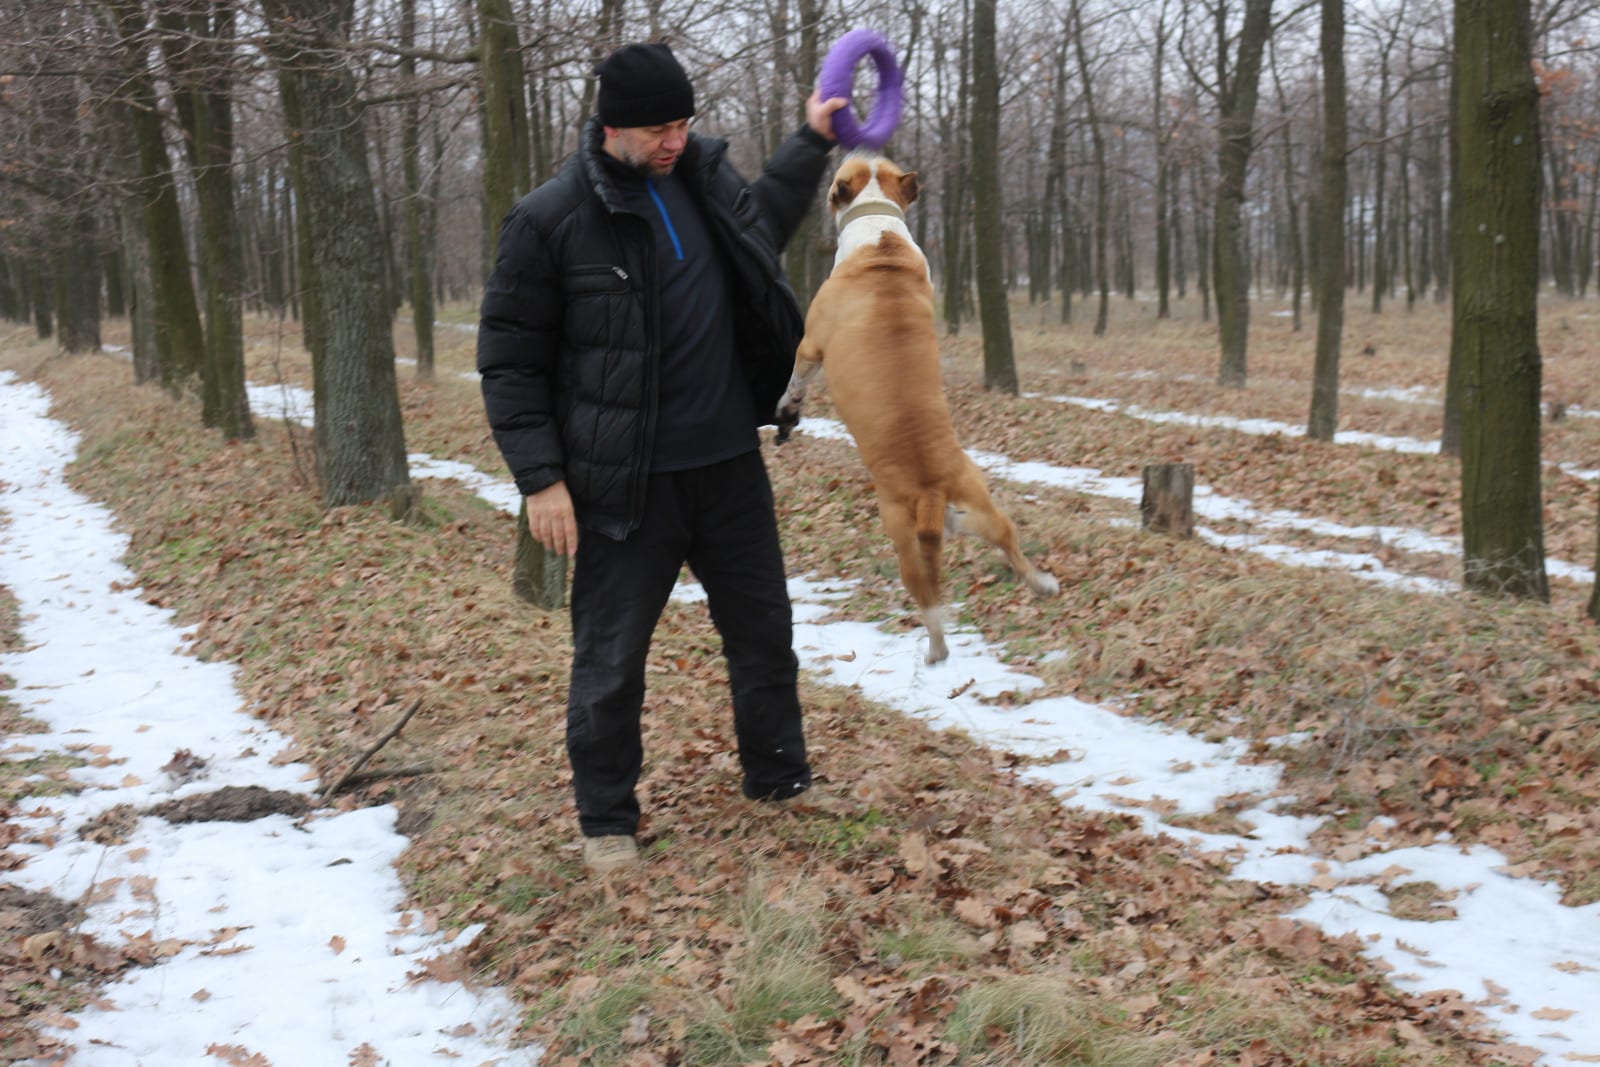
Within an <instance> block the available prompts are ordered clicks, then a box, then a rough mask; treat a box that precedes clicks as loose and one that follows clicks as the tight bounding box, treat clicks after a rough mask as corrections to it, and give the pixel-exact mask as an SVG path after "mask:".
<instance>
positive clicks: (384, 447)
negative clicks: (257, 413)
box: [262, 0, 415, 513]
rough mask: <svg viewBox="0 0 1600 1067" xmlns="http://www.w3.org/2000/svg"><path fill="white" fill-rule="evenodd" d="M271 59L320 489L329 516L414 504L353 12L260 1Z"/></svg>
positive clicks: (345, 7)
mask: <svg viewBox="0 0 1600 1067" xmlns="http://www.w3.org/2000/svg"><path fill="white" fill-rule="evenodd" d="M262 6H263V8H264V10H265V13H266V17H267V23H268V25H267V30H268V36H267V49H268V52H269V54H270V55H271V57H272V61H273V64H274V66H275V67H276V69H277V73H278V79H279V84H280V87H281V89H282V93H283V102H284V117H285V119H286V121H287V125H288V127H289V132H290V137H291V138H292V140H293V141H294V142H295V143H296V144H297V145H298V153H297V156H298V159H297V161H295V162H294V163H293V164H292V170H293V180H294V185H295V192H296V194H297V198H298V200H299V203H300V214H301V216H302V217H303V218H304V220H305V221H304V223H303V225H302V226H301V227H300V234H299V235H300V238H301V240H302V242H304V245H305V250H304V252H303V258H302V268H303V271H304V274H303V277H304V279H305V281H306V283H307V286H306V290H307V293H308V294H309V293H311V292H315V293H316V294H317V299H316V301H315V303H314V304H312V303H311V302H310V301H308V302H307V307H308V310H309V311H310V312H311V314H312V315H313V316H314V318H315V323H314V329H313V331H312V333H313V337H314V344H313V347H312V349H311V355H312V378H313V387H314V395H315V406H316V430H315V433H316V444H317V449H316V452H317V479H318V483H319V485H320V487H321V490H322V499H323V503H324V504H325V505H327V506H329V507H338V506H341V505H346V504H361V503H367V502H370V501H374V500H379V499H388V500H389V501H390V502H391V505H392V507H393V508H394V510H395V511H396V512H397V513H406V512H409V510H410V509H411V508H412V506H413V505H414V503H415V500H414V495H413V490H412V487H411V478H410V473H409V471H408V469H407V466H406V450H405V438H404V433H403V430H402V427H401V421H400V397H399V391H398V387H397V384H396V382H395V371H394V342H393V337H392V334H391V323H390V307H389V297H388V293H387V292H386V290H385V288H384V277H383V256H384V249H383V233H382V229H381V227H380V224H379V221H378V205H377V199H376V196H375V194H374V192H373V183H372V175H371V171H370V170H369V168H368V165H367V143H366V135H365V124H364V122H363V108H362V102H361V97H360V93H359V90H358V87H357V84H356V79H355V75H354V73H353V71H352V70H351V67H350V65H349V64H348V63H347V62H346V61H345V56H346V47H347V43H348V35H349V27H350V20H351V18H352V16H353V0H343V2H341V3H337V4H325V3H319V2H318V0H262Z"/></svg>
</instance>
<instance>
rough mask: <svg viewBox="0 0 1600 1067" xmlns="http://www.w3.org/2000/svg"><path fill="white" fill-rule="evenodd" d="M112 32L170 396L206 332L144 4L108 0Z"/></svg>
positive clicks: (192, 376)
mask: <svg viewBox="0 0 1600 1067" xmlns="http://www.w3.org/2000/svg"><path fill="white" fill-rule="evenodd" d="M108 6H109V7H110V9H111V11H112V12H113V14H114V15H115V17H116V21H117V32H118V35H119V37H120V38H121V42H122V46H123V49H124V53H125V56H126V59H127V80H126V82H125V87H124V97H125V99H126V100H127V102H128V107H127V111H126V115H127V116H128V118H129V119H130V120H131V125H132V127H133V133H134V137H135V139H136V141H137V144H138V148H139V164H138V175H139V176H138V179H137V180H136V182H135V187H136V192H137V196H138V198H139V202H140V204H141V205H142V209H143V215H144V231H145V242H146V244H147V246H148V248H149V250H150V278H151V286H152V290H153V295H154V297H155V307H154V308H153V309H152V310H153V314H152V321H153V323H154V326H155V342H156V354H157V358H158V361H159V364H160V368H161V384H162V385H163V386H164V387H165V388H166V389H168V390H169V391H170V392H172V393H174V394H178V393H182V392H184V391H186V390H188V389H190V388H192V387H193V386H194V385H195V384H196V379H197V378H198V377H199V374H200V369H201V365H202V362H203V361H204V358H205V351H206V343H205V330H204V328H203V327H202V326H201V324H200V308H199V305H198V304H196V302H195V296H194V282H193V280H192V278H191V275H190V262H189V246H188V244H187V243H186V242H185V240H184V235H183V217H182V215H181V213H180V209H179V205H178V192H177V188H176V187H175V186H174V184H173V180H172V161H171V159H170V158H169V157H168V155H167V144H166V140H165V138H164V137H163V136H162V132H161V115H160V112H159V111H158V109H157V102H156V91H155V85H154V83H153V82H152V80H151V77H150V74H149V71H148V69H147V67H146V65H145V63H146V59H145V56H144V53H143V51H142V49H143V44H144V42H145V40H146V30H147V26H146V22H145V14H144V9H143V7H142V6H141V5H140V4H139V3H138V2H135V0H110V2H109V3H108Z"/></svg>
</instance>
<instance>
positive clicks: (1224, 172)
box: [1214, 0, 1272, 389]
mask: <svg viewBox="0 0 1600 1067" xmlns="http://www.w3.org/2000/svg"><path fill="white" fill-rule="evenodd" d="M1218 10H1219V14H1218V22H1219V26H1218V43H1219V46H1220V45H1221V44H1222V43H1224V42H1225V41H1226V39H1227V34H1226V28H1225V26H1224V25H1222V23H1223V21H1224V20H1223V16H1222V14H1221V11H1222V10H1224V9H1222V8H1219V9H1218ZM1271 32H1272V0H1245V15H1244V27H1243V29H1242V30H1241V31H1240V34H1239V53H1238V58H1237V59H1236V60H1235V62H1234V66H1233V71H1232V74H1231V76H1230V77H1228V78H1226V79H1224V80H1223V81H1222V84H1220V85H1219V87H1218V88H1219V90H1220V91H1219V93H1218V99H1219V101H1220V108H1221V114H1220V122H1219V135H1220V138H1221V143H1220V145H1219V147H1218V149H1217V202H1216V235H1215V245H1214V248H1215V253H1214V254H1215V266H1216V289H1217V318H1218V321H1219V324H1220V326H1221V341H1222V358H1221V362H1220V365H1219V366H1218V369H1217V384H1218V385H1222V386H1227V387H1229V388H1234V389H1242V388H1244V384H1245V379H1246V377H1247V370H1246V360H1247V349H1248V345H1249V334H1250V261H1249V259H1248V252H1247V249H1246V247H1245V245H1246V235H1245V220H1244V199H1245V177H1246V174H1247V172H1248V170H1249V167H1250V153H1251V151H1252V150H1253V148H1254V147H1255V118H1256V99H1257V90H1258V89H1259V87H1260V80H1261V59H1262V55H1263V53H1264V52H1265V50H1266V44H1267V36H1268V34H1270V33H1271ZM1218 62H1219V64H1221V63H1225V62H1226V60H1225V58H1224V57H1221V56H1219V60H1218Z"/></svg>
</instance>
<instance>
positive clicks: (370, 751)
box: [322, 697, 422, 804]
mask: <svg viewBox="0 0 1600 1067" xmlns="http://www.w3.org/2000/svg"><path fill="white" fill-rule="evenodd" d="M421 707H422V698H421V697H417V698H416V699H415V700H413V701H412V702H411V706H410V707H409V708H407V709H406V710H405V711H404V713H402V714H401V716H400V718H399V719H397V720H395V723H394V725H393V726H391V727H389V728H388V729H387V730H385V731H384V732H383V736H382V737H380V738H378V739H377V740H376V741H374V742H373V743H372V744H371V745H369V746H367V750H366V751H365V752H363V753H361V755H359V756H357V757H356V758H355V762H354V763H352V764H350V766H349V768H348V769H346V771H345V772H344V774H342V775H340V776H339V780H338V781H336V782H334V783H333V784H332V785H330V786H329V787H328V788H327V789H325V790H323V793H322V802H323V803H324V804H326V803H327V802H328V801H329V800H330V799H332V798H333V797H334V796H336V795H337V794H338V792H339V791H340V790H341V789H344V788H345V787H346V786H347V785H349V783H350V779H352V778H354V777H355V773H356V772H357V771H359V770H360V769H361V768H362V767H364V766H366V763H367V761H368V760H369V759H371V758H372V757H373V756H375V755H377V754H378V750H379V749H380V748H382V747H383V746H384V745H387V744H388V743H389V742H390V741H393V740H394V739H395V737H396V735H398V734H399V733H400V731H401V729H403V728H404V727H405V724H406V723H408V722H410V721H411V716H413V715H415V714H416V713H417V709H419V708H421Z"/></svg>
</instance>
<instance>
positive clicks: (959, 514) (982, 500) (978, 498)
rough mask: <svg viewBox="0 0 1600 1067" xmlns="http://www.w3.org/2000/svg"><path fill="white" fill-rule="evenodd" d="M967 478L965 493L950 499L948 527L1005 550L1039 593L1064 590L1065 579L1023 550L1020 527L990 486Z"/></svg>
mask: <svg viewBox="0 0 1600 1067" xmlns="http://www.w3.org/2000/svg"><path fill="white" fill-rule="evenodd" d="M972 473H973V477H969V478H967V479H964V480H963V484H962V486H961V490H962V492H961V495H960V496H959V497H957V498H956V499H953V500H952V501H951V502H950V506H949V507H948V508H947V509H946V511H945V529H946V530H947V531H949V532H950V533H951V534H972V535H973V536H976V537H981V538H983V539H984V540H985V541H987V542H989V543H990V544H991V545H994V546H995V547H996V548H998V549H999V550H1000V551H1001V552H1004V553H1005V556H1006V562H1008V563H1010V564H1011V569H1012V570H1014V571H1016V572H1017V577H1019V578H1021V579H1022V580H1023V581H1024V582H1026V583H1027V586H1028V588H1029V589H1031V590H1032V591H1033V593H1034V595H1036V596H1055V595H1056V594H1057V593H1059V592H1061V583H1060V582H1058V581H1056V579H1055V577H1054V576H1053V575H1049V574H1046V573H1045V572H1044V571H1041V570H1040V569H1039V568H1037V567H1035V566H1034V565H1033V562H1032V561H1031V560H1029V559H1028V557H1026V556H1024V555H1023V554H1022V547H1021V545H1019V544H1018V543H1017V527H1016V524H1014V523H1013V522H1012V521H1011V519H1010V518H1009V517H1007V516H1006V514H1005V513H1004V512H1002V511H1001V510H1000V509H999V508H997V507H995V505H994V501H993V500H991V499H990V497H989V490H988V488H987V487H986V486H985V485H984V484H983V480H982V478H981V477H977V476H976V475H977V471H976V468H974V471H973V472H972Z"/></svg>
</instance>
